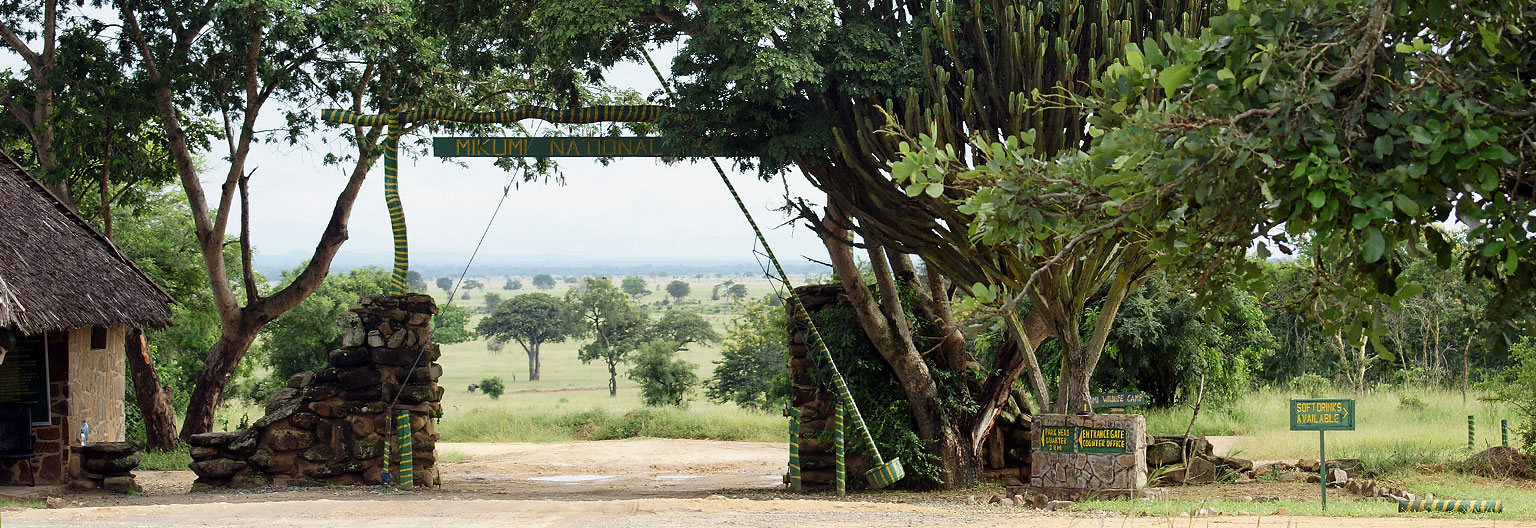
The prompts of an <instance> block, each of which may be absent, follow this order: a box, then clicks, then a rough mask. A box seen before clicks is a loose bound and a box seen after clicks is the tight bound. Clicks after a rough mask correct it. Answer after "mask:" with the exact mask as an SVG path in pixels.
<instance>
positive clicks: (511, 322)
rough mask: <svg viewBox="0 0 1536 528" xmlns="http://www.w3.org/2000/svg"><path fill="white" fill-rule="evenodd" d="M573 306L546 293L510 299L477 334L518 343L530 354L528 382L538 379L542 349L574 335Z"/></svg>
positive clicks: (476, 329) (527, 294)
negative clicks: (548, 344)
mask: <svg viewBox="0 0 1536 528" xmlns="http://www.w3.org/2000/svg"><path fill="white" fill-rule="evenodd" d="M573 309H574V307H572V306H570V305H569V304H567V303H566V302H565V301H562V300H560V299H559V298H556V297H555V296H553V295H549V294H547V293H525V294H522V295H518V296H516V297H512V298H511V299H507V301H506V302H503V303H501V305H500V306H497V308H496V310H495V311H494V312H492V313H491V315H490V316H489V317H486V318H484V319H481V320H480V323H479V324H478V325H476V326H475V331H476V332H477V333H479V334H480V335H481V336H482V337H485V338H488V339H490V340H491V341H498V340H499V341H505V340H508V339H511V340H515V341H517V344H518V345H521V346H522V347H523V352H526V353H527V354H528V381H538V380H539V370H540V362H539V347H541V346H543V345H544V344H545V343H559V342H562V341H565V340H566V339H567V338H569V337H571V335H572V334H573V333H575V330H576V329H575V328H573V323H574V321H572V311H573Z"/></svg>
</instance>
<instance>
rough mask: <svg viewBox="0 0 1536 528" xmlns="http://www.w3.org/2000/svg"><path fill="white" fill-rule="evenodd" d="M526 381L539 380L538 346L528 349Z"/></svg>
mask: <svg viewBox="0 0 1536 528" xmlns="http://www.w3.org/2000/svg"><path fill="white" fill-rule="evenodd" d="M528 381H539V347H538V345H534V346H533V347H532V348H529V349H528Z"/></svg>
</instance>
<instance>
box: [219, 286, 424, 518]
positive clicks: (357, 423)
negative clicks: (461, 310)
mask: <svg viewBox="0 0 1536 528" xmlns="http://www.w3.org/2000/svg"><path fill="white" fill-rule="evenodd" d="M436 313H437V305H436V303H434V302H433V301H432V298H431V297H429V296H426V295H420V294H406V295H370V296H368V297H364V298H363V299H362V301H361V302H360V303H359V305H358V306H355V307H353V308H352V309H351V310H350V314H343V316H342V317H338V323H340V324H341V326H342V348H340V349H337V350H333V351H331V352H330V354H328V356H327V364H328V366H327V367H326V368H323V369H320V370H315V371H309V372H301V373H298V374H295V375H294V376H293V377H292V378H289V380H288V387H287V388H284V389H282V390H279V391H277V392H275V393H273V394H272V395H271V396H269V397H268V398H267V402H266V415H265V416H263V417H262V418H261V419H260V420H257V421H256V422H255V423H254V424H252V425H251V427H250V428H248V429H239V430H235V431H229V432H221V433H204V434H199V435H193V436H192V437H191V438H190V439H188V443H189V444H191V445H192V460H193V462H192V471H193V472H195V473H197V481H196V482H195V483H194V484H193V489H194V490H198V489H207V488H213V487H234V488H254V487H260V486H268V485H275V486H318V485H356V484H371V485H377V484H379V483H380V482H381V478H382V473H383V472H384V471H386V470H388V471H389V472H390V474H392V475H399V474H400V472H399V468H398V467H393V466H388V465H387V462H388V461H386V460H385V454H386V453H388V452H391V451H392V450H391V449H388V447H389V446H392V445H393V444H394V441H395V435H396V430H395V427H394V418H393V416H392V413H391V410H392V409H393V410H406V411H410V415H411V417H410V427H411V439H412V442H413V446H412V449H413V450H414V462H415V481H416V482H418V483H422V484H428V483H431V482H433V480H434V477H435V476H436V475H437V469H436V468H435V467H434V466H435V464H436V461H437V455H436V451H435V445H436V443H437V439H438V434H437V431H436V429H435V426H434V424H433V420H432V416H434V415H440V413H441V412H442V404H441V401H442V397H443V389H442V388H441V387H438V385H437V380H438V378H439V377H440V376H442V373H443V369H442V367H441V366H440V365H438V364H437V359H438V357H439V356H440V355H441V352H440V350H439V348H438V346H437V345H436V344H434V343H432V315H433V314H436ZM413 365H414V368H413ZM393 452H398V450H393Z"/></svg>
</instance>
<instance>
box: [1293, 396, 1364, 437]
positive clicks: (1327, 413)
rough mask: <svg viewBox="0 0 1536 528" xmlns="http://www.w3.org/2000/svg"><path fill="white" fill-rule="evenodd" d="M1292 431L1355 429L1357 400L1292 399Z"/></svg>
mask: <svg viewBox="0 0 1536 528" xmlns="http://www.w3.org/2000/svg"><path fill="white" fill-rule="evenodd" d="M1291 430H1292V431H1353V430H1355V400H1350V399H1344V398H1336V399H1305V400H1291Z"/></svg>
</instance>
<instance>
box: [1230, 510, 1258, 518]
mask: <svg viewBox="0 0 1536 528" xmlns="http://www.w3.org/2000/svg"><path fill="white" fill-rule="evenodd" d="M1232 515H1236V516H1239V517H1250V516H1252V515H1253V512H1250V511H1243V510H1237V513H1233V514H1232Z"/></svg>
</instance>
